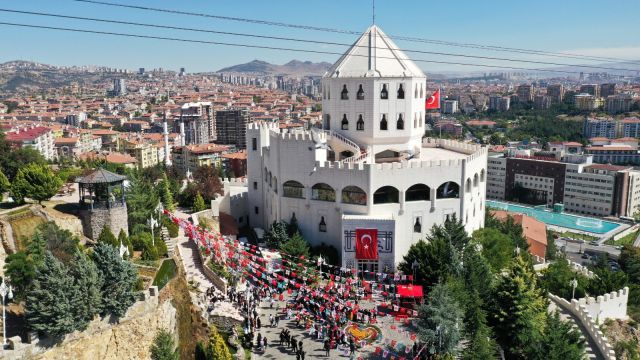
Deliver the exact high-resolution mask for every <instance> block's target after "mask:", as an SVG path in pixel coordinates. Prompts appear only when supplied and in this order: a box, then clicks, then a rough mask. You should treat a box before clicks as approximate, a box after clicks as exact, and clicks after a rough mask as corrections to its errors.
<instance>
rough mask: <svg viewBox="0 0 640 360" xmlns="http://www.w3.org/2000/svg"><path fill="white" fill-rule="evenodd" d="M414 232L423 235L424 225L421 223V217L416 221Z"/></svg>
mask: <svg viewBox="0 0 640 360" xmlns="http://www.w3.org/2000/svg"><path fill="white" fill-rule="evenodd" d="M413 232H414V233H421V232H422V224H421V223H420V217H419V216H418V217H416V221H415V222H414V223H413Z"/></svg>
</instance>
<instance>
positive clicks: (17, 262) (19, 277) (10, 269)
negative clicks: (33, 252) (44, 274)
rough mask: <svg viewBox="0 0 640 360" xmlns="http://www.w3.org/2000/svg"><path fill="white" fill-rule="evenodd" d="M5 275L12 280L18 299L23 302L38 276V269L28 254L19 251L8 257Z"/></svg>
mask: <svg viewBox="0 0 640 360" xmlns="http://www.w3.org/2000/svg"><path fill="white" fill-rule="evenodd" d="M4 273H5V275H6V276H8V277H9V279H10V280H11V285H12V286H13V289H14V293H15V297H16V299H19V300H22V299H24V296H25V294H26V291H27V288H28V287H29V286H31V282H32V281H33V278H34V277H35V275H36V268H35V266H34V265H33V261H32V260H31V259H30V258H29V256H28V255H27V253H25V252H22V251H19V252H17V253H14V254H11V255H9V256H7V259H6V262H5V264H4Z"/></svg>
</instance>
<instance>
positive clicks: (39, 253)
mask: <svg viewBox="0 0 640 360" xmlns="http://www.w3.org/2000/svg"><path fill="white" fill-rule="evenodd" d="M41 226H42V225H41ZM41 229H42V227H40V228H38V229H36V232H35V233H33V236H32V237H31V241H29V243H28V244H27V254H28V255H29V259H30V260H31V262H32V263H33V266H34V267H35V268H38V267H40V266H42V264H44V256H45V254H46V252H47V239H45V238H44V235H43V234H42V232H41Z"/></svg>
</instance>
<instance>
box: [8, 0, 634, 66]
mask: <svg viewBox="0 0 640 360" xmlns="http://www.w3.org/2000/svg"><path fill="white" fill-rule="evenodd" d="M107 1H111V2H119V3H124V4H132V5H140V6H150V7H159V8H168V9H176V10H182V11H190V12H201V13H210V14H215V15H223V16H233V17H245V18H253V19H261V20H270V21H278V22H285V23H294V24H304V25H312V26H319V27H329V28H337V29H346V30H355V31H363V30H365V29H366V28H367V26H369V25H370V24H371V1H369V0H323V1H299V0H297V1H293V0H271V1H265V0H261V1H259V0H236V1H226V0H225V1H221V0H206V1H205V0H200V1H195V0H180V1H175V0H174V1H168V0H154V1H151V0H107ZM0 8H5V9H15V10H26V11H40V12H48V13H58V14H67V15H75V16H86V17H95V18H104V19H118V20H125V21H133V22H150V23H155V24H169V25H172V26H186V27H194V28H205V29H211V30H221V31H233V32H245V33H255V34H264V35H273V36H285V37H297V38H303V39H314V40H320V41H331V42H340V43H351V42H353V41H354V40H355V39H356V36H355V35H347V34H337V33H327V32H318V31H305V30H298V29H291V28H283V27H274V26H264V25H256V24H247V23H242V22H234V21H227V20H217V19H210V18H199V17H191V16H183V15H175V14H161V13H155V12H146V11H140V10H132V9H122V8H114V7H108V6H103V5H96V4H87V3H79V2H75V1H72V0H22V1H16V2H13V1H3V2H1V3H0ZM376 9H377V11H376V23H377V24H378V25H379V26H380V27H381V28H382V29H383V30H384V31H385V32H386V33H387V34H390V35H401V36H411V37H420V38H429V39H437V40H445V41H453V42H464V43H479V44H487V45H498V46H506V47H519V48H530V49H542V50H547V51H557V52H574V53H575V52H578V53H584V54H588V55H597V56H607V57H616V58H626V59H640V36H638V35H639V34H640V30H639V28H638V22H637V21H638V20H637V14H638V13H640V1H638V0H616V1H615V2H614V1H612V0H609V1H601V0H600V1H592V0H536V1H521V0H490V1H477V0H457V1H439V2H437V1H424V0H421V1H420V0H411V1H407V0H404V1H400V0H378V1H376ZM1 21H4V22H16V23H27V24H45V25H49V26H62V27H76V28H84V29H94V30H101V31H114V32H125V33H136V34H148V35H157V36H171V37H182V38H187V39H202V40H212V41H223V42H237V43H244V44H260V45H271V46H283V47H297V48H306V49H317V50H325V51H331V52H342V51H344V50H345V49H346V48H344V47H340V46H328V45H314V44H298V43H290V42H282V41H275V40H261V39H247V38H239V37H234V36H223V35H216V34H202V33H193V32H186V31H177V30H164V29H148V28H140V27H135V26H126V25H115V24H102V23H94V22H86V21H78V20H68V19H54V18H48V17H40V16H33V15H20V14H13V13H6V12H0V22H1ZM0 34H2V45H0V49H2V50H1V51H0V62H4V61H8V60H15V59H23V60H33V61H39V62H43V63H49V64H54V65H89V64H93V65H106V66H113V67H124V68H130V69H137V68H138V67H146V68H154V67H164V68H167V69H177V68H179V67H181V66H184V67H186V68H187V71H212V70H218V69H220V68H222V67H224V66H228V65H233V64H238V63H243V62H248V61H251V60H254V59H260V60H265V61H269V62H272V63H279V64H282V63H285V62H287V61H289V60H291V59H299V60H312V61H328V62H333V61H335V60H336V59H337V56H335V55H314V54H306V53H291V52H285V51H270V50H261V49H243V48H235V47H226V46H213V45H200V44H185V43H175V42H168V41H159V40H148V39H130V38H122V37H114V36H104V35H89V34H76V33H69V32H60V31H54V30H40V29H25V28H16V27H8V26H4V25H0ZM397 43H398V45H399V46H400V47H401V48H405V49H419V50H425V51H442V52H451V53H462V54H472V55H485V56H498V57H512V58H519V59H520V58H523V59H524V58H526V59H535V60H543V61H544V60H556V61H558V60H559V59H553V58H543V57H535V58H534V57H532V56H531V55H526V56H524V55H518V54H510V53H503V52H492V51H484V50H476V49H468V48H458V47H450V46H442V45H432V44H424V43H415V42H405V41H397ZM409 56H411V57H414V58H421V59H433V60H439V61H464V62H474V63H482V64H496V63H495V62H494V61H491V60H474V59H459V58H455V57H444V56H435V55H425V54H409ZM562 61H565V62H568V63H576V62H577V60H567V59H563V60H562ZM420 65H421V66H422V67H423V68H424V69H425V70H427V71H428V72H429V71H462V70H474V69H473V68H469V67H463V66H454V65H434V64H420ZM518 65H519V66H522V67H532V66H533V67H536V66H534V65H527V64H517V65H516V66H518ZM638 68H640V66H638ZM483 71H487V72H489V71H491V70H489V69H487V70H483Z"/></svg>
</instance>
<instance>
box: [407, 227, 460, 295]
mask: <svg viewBox="0 0 640 360" xmlns="http://www.w3.org/2000/svg"><path fill="white" fill-rule="evenodd" d="M414 262H415V263H416V264H418V266H417V268H414V267H413V266H412V265H413V263H414ZM459 263H460V260H459V257H458V255H457V252H456V250H455V248H454V247H453V246H452V245H451V243H450V242H449V241H448V239H447V238H443V237H439V236H437V237H433V236H430V237H429V242H426V241H424V240H420V241H418V242H417V243H415V244H412V245H411V247H409V251H408V252H407V255H405V256H404V258H403V259H402V262H401V263H400V265H399V269H400V270H401V271H402V272H404V273H405V274H413V272H414V270H415V274H416V278H415V279H414V281H415V282H417V283H418V284H421V285H423V286H428V287H431V286H433V285H435V284H437V283H439V282H442V281H445V280H446V279H447V278H448V277H449V276H451V275H452V274H454V273H457V271H458V270H457V269H458V268H459Z"/></svg>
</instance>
